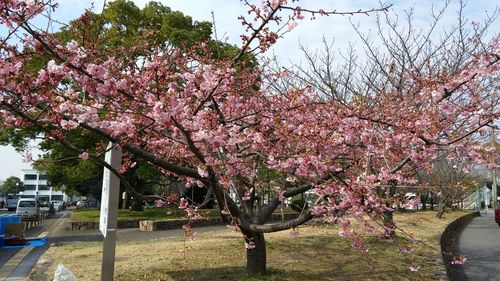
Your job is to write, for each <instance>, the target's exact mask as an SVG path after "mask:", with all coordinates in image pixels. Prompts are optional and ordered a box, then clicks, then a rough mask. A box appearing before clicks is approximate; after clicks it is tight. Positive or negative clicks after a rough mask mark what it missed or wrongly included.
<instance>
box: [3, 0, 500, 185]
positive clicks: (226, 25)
mask: <svg viewBox="0 0 500 281" xmlns="http://www.w3.org/2000/svg"><path fill="white" fill-rule="evenodd" d="M157 1H158V2H161V3H163V4H164V5H166V6H169V7H171V8H172V9H173V10H178V11H181V12H183V13H185V14H187V15H190V16H191V17H192V18H193V19H194V20H198V21H202V20H208V21H212V16H211V13H212V12H213V13H214V16H215V20H216V30H217V34H218V38H219V39H222V38H224V39H225V38H227V40H228V42H230V43H233V44H237V45H238V44H239V43H240V39H239V35H240V34H242V32H243V28H242V26H241V23H240V22H239V21H238V20H237V17H238V16H239V15H241V14H245V11H246V10H245V7H244V6H243V5H242V4H241V2H240V1H238V0H157ZM134 2H135V3H136V4H137V5H138V6H140V7H142V6H144V4H145V3H147V2H149V0H134ZM254 2H255V3H257V4H259V3H260V0H256V1H254ZM388 2H389V3H392V4H393V7H392V10H393V11H394V12H395V13H396V14H398V15H400V16H401V17H403V16H404V11H405V10H408V9H409V8H412V7H413V8H414V14H415V22H414V25H415V26H418V27H420V28H423V29H425V28H426V27H427V26H428V25H429V22H430V21H431V17H430V13H431V10H432V8H433V7H434V9H438V8H440V7H442V6H443V5H444V3H445V1H440V0H435V1H433V0H420V1H419V0H401V1H397V0H393V1H388ZM469 2H470V3H469V5H468V6H467V7H466V10H465V11H464V12H465V13H464V14H465V16H466V17H467V18H469V19H470V20H474V21H479V22H480V21H482V20H483V19H484V18H485V12H486V11H488V12H489V13H492V12H493V11H494V9H495V7H497V5H498V1H496V0H470V1H469ZM91 3H94V7H95V9H94V11H100V10H101V9H102V5H103V0H60V1H59V8H58V9H57V10H56V12H55V13H54V14H53V17H54V18H56V19H58V20H59V21H61V22H68V21H69V20H71V19H74V18H76V17H78V16H79V15H80V14H81V13H82V12H83V11H84V10H85V9H87V8H90V7H91ZM376 3H378V1H373V0H302V1H300V2H299V4H300V5H301V6H302V7H305V8H323V9H324V10H333V9H336V10H338V11H352V10H358V9H369V8H375V7H378V6H377V5H378V4H376ZM374 5H375V6H374ZM458 6H459V5H458V1H457V0H450V5H449V7H448V9H447V11H446V13H445V15H444V17H443V20H442V25H441V26H440V27H439V28H440V29H442V28H445V27H448V28H449V27H450V26H452V25H454V24H455V23H456V18H457V11H458ZM374 18H375V17H374V16H373V15H372V16H369V17H368V16H364V15H357V16H354V17H346V16H329V17H320V18H318V19H317V20H314V21H311V20H309V17H306V19H305V20H303V21H300V22H299V25H298V27H297V28H295V29H294V30H293V31H292V32H291V33H289V34H287V35H286V37H285V38H284V39H282V40H281V41H280V42H279V43H278V44H277V45H276V46H275V47H274V48H273V49H272V53H274V54H275V55H276V56H278V57H279V58H280V61H281V62H282V63H284V64H289V63H290V61H291V62H293V63H299V62H300V58H301V52H300V51H299V50H298V43H299V42H300V43H301V44H302V45H305V46H307V47H308V48H309V49H311V50H314V49H316V48H319V47H321V40H322V37H323V36H325V37H326V38H327V39H328V40H331V39H333V38H335V45H334V48H335V49H337V50H345V49H346V48H347V46H348V44H349V42H356V37H355V36H354V32H353V29H352V27H351V24H350V22H349V19H351V21H352V22H354V23H356V24H357V23H359V25H360V26H361V27H362V29H363V30H364V31H365V32H368V31H369V30H370V29H371V28H373V27H374ZM499 22H500V21H499V20H496V22H495V23H494V25H493V26H492V29H491V30H493V31H497V32H498V31H499V30H500V23H499ZM0 32H2V31H1V29H0ZM223 35H224V36H223ZM357 45H358V46H359V44H357ZM39 153H40V152H39V151H37V150H36V149H34V150H33V151H32V154H33V156H34V157H33V158H35V159H37V158H38V157H37V155H38V154H39ZM22 159H23V156H22V155H20V154H18V153H16V152H15V151H14V149H13V148H11V147H2V146H0V181H1V180H3V179H5V178H7V177H9V176H18V177H20V176H21V174H22V172H21V169H25V168H29V166H30V165H29V164H27V163H23V161H22Z"/></svg>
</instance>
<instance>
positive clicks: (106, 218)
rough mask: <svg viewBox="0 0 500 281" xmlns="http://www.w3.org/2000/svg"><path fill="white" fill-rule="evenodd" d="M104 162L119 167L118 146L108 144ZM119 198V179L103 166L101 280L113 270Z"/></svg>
mask: <svg viewBox="0 0 500 281" xmlns="http://www.w3.org/2000/svg"><path fill="white" fill-rule="evenodd" d="M105 160H106V163H108V164H109V165H110V166H111V167H113V168H114V169H120V165H121V161H122V151H121V148H120V147H118V146H115V147H113V144H112V143H109V144H108V148H107V152H106V156H105ZM119 198H120V179H119V178H118V177H117V176H116V175H115V174H113V173H112V172H111V171H110V170H109V169H107V168H106V167H104V176H103V179H102V196H101V214H100V220H99V230H101V232H102V235H103V236H104V245H103V250H102V268H101V280H102V281H111V280H113V275H114V272H115V247H116V228H117V218H118V200H119Z"/></svg>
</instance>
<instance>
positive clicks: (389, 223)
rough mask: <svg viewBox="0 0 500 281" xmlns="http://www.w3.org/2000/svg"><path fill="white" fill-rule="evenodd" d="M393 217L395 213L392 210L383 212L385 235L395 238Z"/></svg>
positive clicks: (388, 237)
mask: <svg viewBox="0 0 500 281" xmlns="http://www.w3.org/2000/svg"><path fill="white" fill-rule="evenodd" d="M393 217H394V215H393V212H391V211H385V212H383V213H382V220H383V222H384V227H385V228H386V231H385V233H384V236H385V238H387V239H393V238H394V237H396V232H395V229H394V219H393Z"/></svg>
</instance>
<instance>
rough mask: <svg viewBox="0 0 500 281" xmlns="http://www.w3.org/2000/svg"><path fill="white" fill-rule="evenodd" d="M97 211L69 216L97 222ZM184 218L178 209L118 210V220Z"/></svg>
mask: <svg viewBox="0 0 500 281" xmlns="http://www.w3.org/2000/svg"><path fill="white" fill-rule="evenodd" d="M99 212H100V211H99V209H77V210H74V211H73V214H72V215H71V221H73V222H76V221H82V222H88V221H99ZM200 213H201V214H202V215H206V214H208V216H210V217H215V216H218V215H219V210H216V209H207V210H201V211H200ZM183 216H185V211H183V210H180V209H178V208H172V209H166V208H152V209H144V211H142V212H135V211H130V210H125V209H119V210H118V220H169V219H180V218H182V217H183Z"/></svg>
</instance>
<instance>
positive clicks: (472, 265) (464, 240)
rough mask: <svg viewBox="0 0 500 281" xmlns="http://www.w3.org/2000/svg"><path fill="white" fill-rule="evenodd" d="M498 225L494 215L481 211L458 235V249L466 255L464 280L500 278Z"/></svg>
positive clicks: (499, 229)
mask: <svg viewBox="0 0 500 281" xmlns="http://www.w3.org/2000/svg"><path fill="white" fill-rule="evenodd" d="M499 241H500V227H499V226H498V225H497V224H496V223H495V219H494V215H493V213H492V212H489V213H488V215H484V213H481V217H477V218H474V219H473V220H472V222H471V223H470V224H469V225H467V227H466V228H465V229H464V231H463V232H462V235H461V236H460V248H459V251H460V253H461V254H462V255H465V256H466V257H467V262H466V263H465V264H464V266H463V269H464V272H465V275H466V278H464V280H471V281H472V280H474V281H493V280H496V281H499V280H500V242H499ZM460 281H462V280H460Z"/></svg>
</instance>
